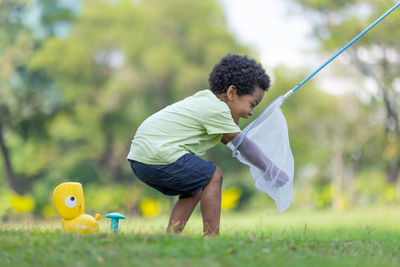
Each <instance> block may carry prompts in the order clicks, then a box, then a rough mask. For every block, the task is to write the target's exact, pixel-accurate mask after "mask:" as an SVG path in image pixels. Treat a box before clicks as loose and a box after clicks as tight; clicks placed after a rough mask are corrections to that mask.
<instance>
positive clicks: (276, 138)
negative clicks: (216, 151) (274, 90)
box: [227, 96, 294, 213]
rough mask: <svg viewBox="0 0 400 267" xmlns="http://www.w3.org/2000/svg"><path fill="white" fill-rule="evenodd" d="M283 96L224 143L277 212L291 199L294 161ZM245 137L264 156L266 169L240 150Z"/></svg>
mask: <svg viewBox="0 0 400 267" xmlns="http://www.w3.org/2000/svg"><path fill="white" fill-rule="evenodd" d="M283 102H284V97H283V96H281V97H278V98H277V99H276V100H275V101H274V102H272V103H271V104H270V105H269V106H268V107H267V109H266V110H265V111H264V112H263V113H262V114H261V115H260V116H259V117H258V118H257V119H256V120H254V121H253V122H252V123H251V124H249V125H248V126H247V127H246V128H245V129H243V131H242V132H241V133H240V134H239V135H237V136H236V137H235V138H234V139H233V140H232V141H231V142H230V143H228V144H227V146H228V147H229V148H230V149H231V150H232V151H233V153H232V155H233V156H234V157H236V158H237V159H238V160H239V161H240V162H242V163H244V164H246V165H248V166H249V167H250V173H251V176H252V177H253V179H254V180H255V186H256V188H257V189H258V190H259V191H262V192H265V193H267V194H268V195H269V196H270V197H271V198H272V199H273V200H274V201H275V203H276V206H277V208H278V210H279V213H282V212H284V211H285V210H286V209H288V208H289V206H290V204H291V202H292V199H293V175H294V160H293V155H292V151H291V150H290V145H289V135H288V127H287V124H286V119H285V117H284V116H283V114H282V111H281V108H280V107H281V105H282V104H283ZM246 138H247V139H249V140H251V142H252V143H253V144H254V145H255V146H257V149H256V150H257V153H262V154H263V155H262V157H265V159H267V161H268V164H267V168H266V169H263V170H261V169H260V168H259V167H257V166H256V165H255V164H254V162H251V160H249V157H246V156H245V155H244V153H243V152H242V150H241V146H244V145H246V143H245V142H244V140H246Z"/></svg>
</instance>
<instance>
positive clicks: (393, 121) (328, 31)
mask: <svg viewBox="0 0 400 267" xmlns="http://www.w3.org/2000/svg"><path fill="white" fill-rule="evenodd" d="M296 2H298V3H300V4H301V5H302V6H303V7H304V8H305V9H306V10H307V11H309V12H310V13H311V15H314V16H310V17H311V18H312V17H315V18H317V21H318V23H316V26H315V28H314V36H315V37H316V38H317V39H318V40H319V41H320V43H321V46H322V48H323V49H324V50H325V51H333V50H337V49H338V48H340V47H342V46H343V45H344V44H346V43H347V42H348V41H350V40H351V39H352V38H353V37H354V36H356V35H357V34H358V33H359V32H361V31H362V30H363V29H364V28H366V27H367V26H368V25H369V24H370V23H372V21H374V20H375V19H376V18H378V17H379V16H380V15H381V14H383V13H384V12H385V11H386V10H387V9H389V8H390V7H391V6H392V5H393V1H391V0H383V1H373V0H370V1H358V0H350V1H347V0H346V1H337V0H330V1H319V0H296ZM398 12H399V10H396V11H394V13H393V14H391V15H389V16H388V17H387V18H385V20H384V21H383V22H381V23H380V24H379V25H377V26H376V27H375V28H374V29H372V30H371V31H370V32H368V34H367V35H365V36H363V37H362V39H360V40H359V41H358V42H357V43H356V44H354V45H353V46H352V47H351V49H349V50H348V53H345V54H343V55H341V57H346V58H348V59H349V61H350V62H351V63H352V65H353V67H355V69H356V70H357V71H358V74H359V75H360V74H361V75H362V82H361V85H362V87H363V88H365V87H367V86H366V85H367V84H372V85H373V90H372V93H370V99H369V102H368V104H369V106H370V107H371V109H370V110H369V111H370V112H374V113H376V114H377V115H376V116H375V117H373V118H372V119H374V120H380V116H379V115H380V114H385V115H384V118H385V119H384V130H385V131H384V139H383V140H384V142H382V143H381V145H382V148H381V149H379V150H378V151H381V152H382V153H381V154H379V153H377V151H375V153H373V154H374V155H375V157H377V158H381V157H382V158H383V160H384V168H385V169H386V178H387V181H388V182H391V183H395V182H396V181H397V180H398V176H399V171H400V118H399V115H400V114H399V109H398V107H399V104H400V79H399V77H400V68H399V65H400V64H399V62H400V44H399V42H398V37H397V35H396V34H395V32H397V31H398V29H399V28H400V20H399V19H397V17H398ZM342 71H343V73H344V75H347V76H348V75H349V74H352V72H351V68H349V67H345V68H343V69H342ZM353 80H357V78H354V79H353ZM370 87H371V86H370ZM362 94H363V95H365V94H368V92H367V90H363V92H362ZM382 108H384V109H382ZM371 117H372V116H371ZM376 137H379V135H378V136H376ZM375 143H376V142H375ZM366 149H368V148H363V151H365V150H366ZM363 156H365V154H363ZM367 162H368V163H370V162H369V161H368V160H367ZM378 162H380V160H378Z"/></svg>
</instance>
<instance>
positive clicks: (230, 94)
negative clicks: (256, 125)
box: [226, 85, 237, 100]
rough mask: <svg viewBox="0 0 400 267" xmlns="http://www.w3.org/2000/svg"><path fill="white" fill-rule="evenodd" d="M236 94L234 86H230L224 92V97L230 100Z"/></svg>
mask: <svg viewBox="0 0 400 267" xmlns="http://www.w3.org/2000/svg"><path fill="white" fill-rule="evenodd" d="M236 94H237V92H236V87H235V86H234V85H230V86H229V87H228V90H226V96H227V97H228V99H229V100H232V99H233V97H234V96H235V95H236Z"/></svg>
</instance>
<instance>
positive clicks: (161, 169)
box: [129, 153, 217, 198]
mask: <svg viewBox="0 0 400 267" xmlns="http://www.w3.org/2000/svg"><path fill="white" fill-rule="evenodd" d="M129 162H130V164H131V168H132V171H133V173H134V174H135V175H136V177H138V178H139V180H141V181H142V182H144V183H145V184H147V185H149V186H151V187H152V188H154V189H156V190H158V191H160V192H161V193H163V194H165V195H168V196H176V195H179V198H186V197H190V196H192V195H194V194H196V193H198V192H200V190H202V189H204V188H205V187H206V186H207V185H208V183H209V182H210V180H211V178H212V177H213V175H214V173H215V170H216V168H217V167H216V166H215V165H214V164H213V163H212V162H210V161H205V160H204V159H201V158H199V157H197V156H194V155H192V154H189V153H188V154H185V155H183V156H182V157H180V158H179V159H178V160H177V161H175V162H174V163H171V164H167V165H152V164H145V163H142V162H138V161H134V160H129Z"/></svg>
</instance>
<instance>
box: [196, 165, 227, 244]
mask: <svg viewBox="0 0 400 267" xmlns="http://www.w3.org/2000/svg"><path fill="white" fill-rule="evenodd" d="M221 188H222V171H221V169H220V168H219V167H217V169H216V170H215V173H214V175H213V177H212V178H211V180H210V183H209V184H208V185H207V186H206V187H205V188H204V189H203V193H202V194H201V201H200V206H201V214H202V216H203V236H213V235H218V234H219V221H220V216H221Z"/></svg>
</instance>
